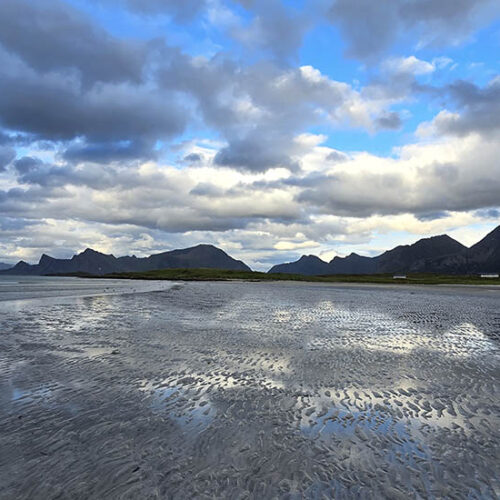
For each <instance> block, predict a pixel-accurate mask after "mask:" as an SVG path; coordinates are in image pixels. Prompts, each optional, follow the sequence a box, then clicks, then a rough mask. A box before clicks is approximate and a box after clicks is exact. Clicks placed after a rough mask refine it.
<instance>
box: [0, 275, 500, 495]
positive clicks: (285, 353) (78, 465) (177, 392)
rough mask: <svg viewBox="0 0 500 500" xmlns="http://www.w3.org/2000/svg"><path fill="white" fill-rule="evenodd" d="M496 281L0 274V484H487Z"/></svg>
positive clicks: (107, 490)
mask: <svg viewBox="0 0 500 500" xmlns="http://www.w3.org/2000/svg"><path fill="white" fill-rule="evenodd" d="M499 306H500V289H499V288H498V287H488V286H486V287H467V286H463V287H446V286H443V287H441V286H439V287H438V286H428V287H425V286H405V285H400V286H391V285H387V286H386V285H362V284H356V285H347V284H345V285H344V284H322V283H291V282H278V283H267V282H262V283H250V282H189V283H176V282H165V281H163V282H161V281H150V282H140V281H133V282H132V281H128V280H86V279H77V278H16V277H12V276H10V277H4V278H1V279H0V484H1V485H2V488H0V498H2V499H12V498H16V499H22V498H26V499H28V498H44V499H49V498H63V499H65V498H117V499H118V498H120V499H121V498H179V499H185V498H232V499H233V498H242V499H243V498H293V499H295V498H297V499H299V498H311V499H313V498H314V499H315V498H395V499H396V498H401V499H403V498H496V497H498V496H499V495H500V481H499V479H498V464H499V460H500V453H499V447H498V443H499V440H500V430H499V429H500V384H499V374H500V307H499Z"/></svg>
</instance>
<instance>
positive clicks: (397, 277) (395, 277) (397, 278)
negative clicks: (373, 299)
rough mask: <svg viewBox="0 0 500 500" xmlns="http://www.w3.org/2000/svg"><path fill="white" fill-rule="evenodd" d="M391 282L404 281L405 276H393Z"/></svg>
mask: <svg viewBox="0 0 500 500" xmlns="http://www.w3.org/2000/svg"><path fill="white" fill-rule="evenodd" d="M392 279H393V280H405V279H406V274H395V275H394V276H393V277H392Z"/></svg>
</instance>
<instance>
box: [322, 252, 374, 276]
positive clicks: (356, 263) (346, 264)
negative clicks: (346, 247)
mask: <svg viewBox="0 0 500 500" xmlns="http://www.w3.org/2000/svg"><path fill="white" fill-rule="evenodd" d="M376 272H377V270H376V262H375V261H374V260H373V259H372V258H371V257H363V256H362V255H358V254H357V253H351V254H350V255H348V256H347V257H334V258H333V259H332V260H331V261H330V263H329V264H328V272H327V273H326V274H372V273H376Z"/></svg>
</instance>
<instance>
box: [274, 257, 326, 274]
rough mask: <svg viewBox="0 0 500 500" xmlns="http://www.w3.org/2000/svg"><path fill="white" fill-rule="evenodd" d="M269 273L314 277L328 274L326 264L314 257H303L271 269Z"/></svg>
mask: <svg viewBox="0 0 500 500" xmlns="http://www.w3.org/2000/svg"><path fill="white" fill-rule="evenodd" d="M269 272H270V273H289V274H305V275H307V276H315V275H318V274H326V273H328V263H326V262H325V261H324V260H321V259H320V258H319V257H316V256H315V255H303V256H302V257H301V258H300V259H299V260H298V261H296V262H288V263H286V264H278V265H277V266H274V267H272V268H271V269H270V270H269Z"/></svg>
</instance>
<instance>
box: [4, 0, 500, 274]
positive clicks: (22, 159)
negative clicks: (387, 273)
mask: <svg viewBox="0 0 500 500" xmlns="http://www.w3.org/2000/svg"><path fill="white" fill-rule="evenodd" d="M499 159H500V2H498V0H440V1H439V2H437V1H435V0H380V1H377V2H374V1H373V0H182V1H180V0H37V1H36V2H34V1H32V0H1V1H0V261H1V262H6V263H15V262H17V261H19V260H21V259H22V260H25V261H27V262H30V263H34V262H37V261H38V259H39V257H40V255H41V254H42V253H48V254H49V255H52V256H54V257H59V258H68V257H71V256H72V255H73V254H74V253H76V252H79V251H82V250H84V249H85V248H87V247H91V248H94V249H96V250H99V251H102V252H104V253H113V254H114V255H116V256H121V255H131V254H135V255H137V256H146V255H150V254H151V253H158V252H162V251H166V250H171V249H174V248H184V247H189V246H193V245H196V244H198V243H209V244H214V245H216V246H219V247H221V248H222V249H224V250H225V251H226V252H228V253H229V254H230V255H232V256H234V257H236V258H239V259H243V260H244V261H245V262H246V263H247V264H249V265H250V266H251V267H252V268H254V269H258V270H267V269H269V268H270V267H271V266H272V265H273V264H276V263H280V262H287V261H292V260H295V259H297V258H298V257H300V255H302V254H315V255H318V256H320V257H321V258H323V259H325V260H330V259H332V258H333V257H334V256H335V255H340V256H344V255H348V254H349V253H351V252H356V253H359V254H361V255H375V254H378V253H380V252H381V251H383V250H386V249H389V248H392V247H394V246H396V245H399V244H408V243H413V242H415V241H417V240H418V239H420V238H422V237H428V236H432V235H438V234H443V233H447V234H449V235H450V236H452V237H454V238H456V239H457V240H459V241H460V242H462V243H464V244H466V245H471V244H473V243H475V242H476V241H478V240H479V239H481V238H482V237H483V236H485V234H487V233H488V232H489V231H490V230H491V229H493V228H494V227H496V226H497V225H499V224H500V161H499Z"/></svg>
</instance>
